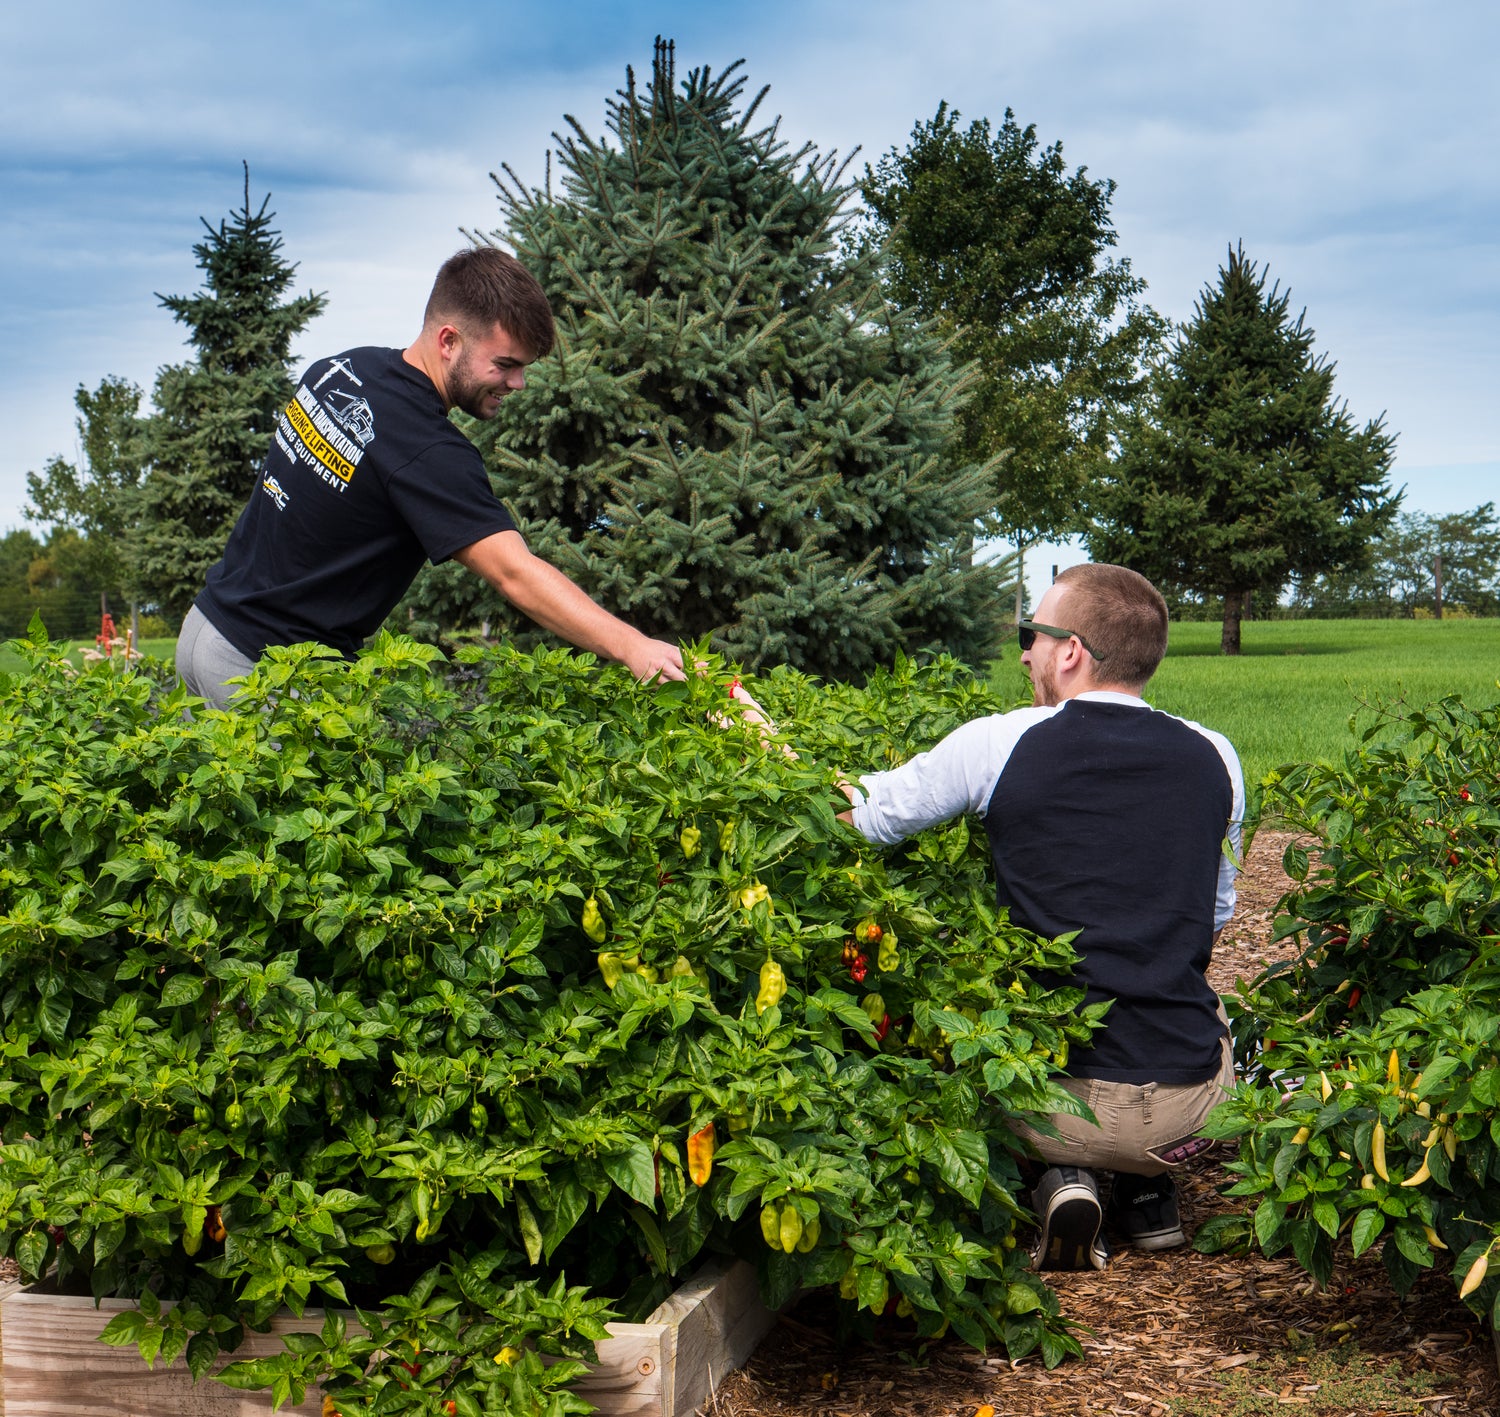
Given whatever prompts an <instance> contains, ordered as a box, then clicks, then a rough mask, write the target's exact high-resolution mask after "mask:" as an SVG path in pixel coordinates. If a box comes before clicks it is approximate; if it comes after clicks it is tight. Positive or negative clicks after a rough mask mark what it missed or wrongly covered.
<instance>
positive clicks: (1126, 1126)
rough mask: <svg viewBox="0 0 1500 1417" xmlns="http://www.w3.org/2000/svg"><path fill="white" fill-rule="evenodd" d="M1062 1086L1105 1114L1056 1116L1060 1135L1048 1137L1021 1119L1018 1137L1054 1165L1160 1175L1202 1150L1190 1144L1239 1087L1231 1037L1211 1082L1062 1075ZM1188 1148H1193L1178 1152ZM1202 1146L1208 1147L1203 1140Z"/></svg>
mask: <svg viewBox="0 0 1500 1417" xmlns="http://www.w3.org/2000/svg"><path fill="white" fill-rule="evenodd" d="M1060 1081H1061V1082H1062V1085H1063V1086H1064V1087H1065V1088H1066V1089H1067V1090H1068V1091H1069V1092H1071V1093H1072V1094H1073V1096H1074V1097H1076V1098H1078V1100H1079V1101H1080V1102H1082V1103H1083V1104H1084V1106H1086V1107H1087V1108H1088V1109H1089V1111H1091V1112H1092V1113H1093V1114H1094V1116H1095V1117H1097V1118H1098V1119H1099V1124H1098V1126H1095V1125H1094V1124H1093V1123H1092V1122H1086V1121H1084V1119H1083V1118H1082V1117H1071V1116H1068V1115H1067V1114H1065V1113H1054V1114H1053V1115H1052V1116H1051V1117H1050V1118H1049V1120H1050V1121H1051V1123H1052V1125H1053V1126H1054V1127H1056V1128H1057V1130H1058V1132H1059V1133H1060V1135H1059V1136H1056V1137H1045V1136H1043V1135H1042V1134H1041V1133H1040V1132H1037V1131H1033V1130H1032V1128H1030V1127H1028V1126H1025V1125H1023V1124H1021V1123H1017V1124H1016V1125H1015V1127H1014V1130H1015V1133H1016V1135H1017V1136H1019V1137H1022V1138H1024V1139H1025V1140H1026V1141H1028V1142H1030V1143H1031V1145H1032V1146H1033V1147H1035V1148H1036V1151H1037V1154H1038V1155H1040V1156H1041V1157H1042V1159H1043V1160H1044V1161H1048V1162H1050V1163H1051V1164H1052V1165H1054V1166H1084V1167H1090V1168H1098V1169H1099V1170H1103V1171H1128V1172H1130V1173H1131V1174H1132V1175H1136V1176H1159V1175H1160V1174H1161V1173H1162V1172H1163V1171H1166V1170H1168V1169H1170V1168H1171V1167H1172V1166H1175V1165H1180V1164H1181V1163H1182V1162H1183V1161H1185V1160H1186V1159H1187V1156H1188V1155H1192V1154H1194V1151H1195V1148H1193V1147H1192V1146H1191V1145H1187V1146H1185V1144H1187V1143H1189V1142H1190V1139H1191V1138H1192V1137H1193V1135H1194V1133H1196V1132H1197V1130H1198V1128H1199V1127H1201V1126H1202V1125H1203V1122H1204V1119H1205V1118H1206V1117H1207V1116H1208V1114H1209V1113H1210V1112H1212V1111H1213V1109H1214V1108H1215V1107H1216V1106H1218V1104H1219V1103H1220V1102H1222V1101H1223V1100H1224V1097H1225V1095H1226V1094H1227V1093H1228V1092H1229V1091H1230V1090H1231V1089H1232V1088H1233V1087H1234V1053H1233V1051H1232V1050H1231V1048H1230V1044H1229V1038H1228V1036H1227V1035H1226V1036H1225V1038H1224V1043H1223V1054H1222V1058H1221V1061H1220V1064H1219V1072H1218V1075H1217V1076H1216V1077H1212V1078H1210V1079H1209V1080H1208V1081H1207V1082H1193V1083H1186V1084H1184V1085H1182V1086H1179V1087H1163V1086H1162V1085H1161V1084H1160V1083H1154V1082H1147V1083H1131V1082H1102V1081H1100V1080H1099V1079H1097V1078H1062V1079H1060ZM1179 1148H1184V1149H1185V1151H1186V1154H1174V1153H1178V1149H1179ZM1196 1150H1198V1151H1201V1150H1206V1147H1203V1146H1202V1145H1201V1143H1200V1145H1199V1146H1198V1147H1197V1148H1196Z"/></svg>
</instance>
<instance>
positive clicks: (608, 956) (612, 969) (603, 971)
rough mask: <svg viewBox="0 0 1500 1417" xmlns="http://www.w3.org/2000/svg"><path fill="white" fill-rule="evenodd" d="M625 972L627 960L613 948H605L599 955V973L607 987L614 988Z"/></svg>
mask: <svg viewBox="0 0 1500 1417" xmlns="http://www.w3.org/2000/svg"><path fill="white" fill-rule="evenodd" d="M624 973H625V962H624V961H623V960H622V959H621V958H620V956H619V955H617V954H616V953H615V952H614V951H613V950H605V951H604V953H603V954H601V955H600V956H599V974H600V976H601V977H602V978H603V980H604V987H605V988H606V989H613V988H614V987H615V985H616V984H618V983H619V982H620V976H621V975H622V974H624Z"/></svg>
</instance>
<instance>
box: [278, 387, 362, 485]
mask: <svg viewBox="0 0 1500 1417" xmlns="http://www.w3.org/2000/svg"><path fill="white" fill-rule="evenodd" d="M329 363H330V368H329V369H328V371H327V373H325V374H324V375H323V377H322V378H321V379H319V380H318V382H317V383H316V384H314V385H313V386H312V388H309V387H308V386H307V385H306V384H303V385H301V386H300V387H299V388H298V389H297V392H296V393H295V394H294V395H293V396H292V401H291V403H289V404H288V405H287V406H286V408H285V410H284V411H283V412H282V415H281V418H280V420H279V421H278V424H277V428H276V443H277V446H278V447H280V449H281V451H282V452H283V453H285V454H286V456H287V457H288V458H290V459H291V460H292V461H293V462H300V463H304V464H306V465H307V466H308V467H309V468H311V469H312V471H313V472H315V473H316V474H317V475H318V476H319V477H320V478H321V479H322V480H323V481H324V482H326V483H327V484H328V485H329V486H330V487H332V488H333V489H334V490H335V491H338V492H342V491H343V490H344V489H345V488H346V487H347V486H348V485H349V482H350V480H351V479H352V478H353V476H354V471H355V469H356V468H357V467H358V466H359V464H360V460H361V459H362V458H363V457H364V454H365V447H366V445H367V444H368V443H370V442H371V440H372V439H373V438H374V437H375V415H374V413H373V411H372V410H371V408H370V404H369V401H368V400H367V399H364V398H361V397H360V396H359V395H358V394H351V393H349V392H347V391H346V390H343V389H331V390H329V392H328V393H327V394H326V395H324V398H323V399H320V398H319V397H318V395H317V394H316V393H315V392H314V390H316V389H319V388H321V387H322V386H323V385H324V384H325V383H327V381H328V380H329V378H330V377H331V376H332V375H333V374H334V372H335V371H337V372H338V373H341V374H343V375H344V376H345V377H346V378H347V379H349V380H351V381H352V382H353V383H354V384H355V385H357V386H361V387H362V386H363V381H362V380H360V379H359V378H357V377H356V376H355V374H354V371H353V369H352V368H351V367H350V364H349V361H348V360H347V359H334V360H330V361H329ZM325 400H326V402H325Z"/></svg>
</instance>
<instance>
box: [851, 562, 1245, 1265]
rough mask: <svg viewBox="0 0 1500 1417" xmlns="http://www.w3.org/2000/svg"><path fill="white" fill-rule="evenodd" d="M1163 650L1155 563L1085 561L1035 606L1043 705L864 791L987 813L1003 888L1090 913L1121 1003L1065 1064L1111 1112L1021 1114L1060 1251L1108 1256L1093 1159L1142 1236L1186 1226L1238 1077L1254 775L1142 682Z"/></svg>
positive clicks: (883, 817)
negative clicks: (1239, 919) (1213, 968)
mask: <svg viewBox="0 0 1500 1417" xmlns="http://www.w3.org/2000/svg"><path fill="white" fill-rule="evenodd" d="M1166 647H1167V609H1166V604H1165V602H1164V601H1163V600H1162V598H1161V596H1160V594H1159V593H1158V592H1157V590H1156V588H1155V587H1154V586H1153V585H1152V584H1151V583H1150V582H1149V581H1148V580H1146V579H1145V577H1143V576H1140V575H1138V574H1137V573H1136V572H1134V571H1131V570H1128V569H1126V568H1125V567H1123V566H1107V565H1085V566H1075V567H1072V568H1070V569H1069V570H1067V571H1064V572H1063V573H1062V575H1060V576H1059V577H1058V578H1057V581H1056V582H1055V583H1054V584H1053V585H1052V587H1051V588H1050V589H1049V590H1048V591H1047V593H1046V595H1044V596H1043V597H1042V600H1041V603H1040V604H1039V605H1038V606H1037V609H1036V612H1035V619H1034V620H1029V621H1022V623H1021V648H1022V654H1021V663H1022V664H1023V665H1024V666H1025V668H1026V669H1027V671H1028V673H1029V674H1030V676H1031V682H1032V688H1033V692H1034V695H1035V699H1036V703H1035V706H1034V707H1032V708H1025V709H1017V710H1015V711H1014V712H1012V713H1006V714H997V715H993V716H991V717H988V718H983V719H977V720H975V721H974V722H972V723H967V724H965V725H964V726H963V727H961V728H959V729H957V730H955V731H954V732H953V733H951V734H949V735H948V737H946V738H945V739H943V741H942V742H941V743H939V744H938V745H937V746H936V747H934V748H933V749H931V750H930V751H929V752H926V753H922V754H919V755H918V756H917V757H915V758H913V759H912V760H911V761H910V762H908V763H906V764H904V765H903V766H902V767H899V768H896V769H894V770H892V771H890V772H877V773H871V774H869V775H868V776H865V777H864V778H862V779H861V782H860V789H862V791H861V790H859V789H855V788H848V789H846V790H848V791H849V794H850V798H851V800H852V801H853V802H854V804H855V805H854V808H853V811H852V813H851V814H850V820H852V822H853V823H854V825H855V827H856V828H857V829H858V830H859V831H860V832H861V833H863V835H864V836H866V837H867V838H868V839H869V840H871V841H873V842H879V843H884V844H893V843H895V842H898V841H901V840H903V839H904V838H906V837H909V836H911V835H913V834H914V833H916V832H919V831H921V830H923V829H924V828H926V827H929V826H932V825H934V824H935V823H938V822H942V821H946V820H948V819H949V818H952V817H955V816H959V815H961V814H963V813H967V812H972V813H975V814H976V815H978V816H979V817H980V818H981V819H982V820H983V822H984V828H985V832H986V834H987V835H988V837H989V841H990V849H991V854H992V857H993V859H994V865H995V877H996V883H997V887H998V895H999V903H1000V904H1001V905H1002V906H1004V907H1007V908H1008V909H1009V911H1010V918H1011V919H1012V920H1013V921H1014V922H1015V923H1016V924H1018V925H1022V926H1024V927H1026V928H1027V929H1030V930H1034V931H1035V932H1036V933H1038V934H1040V935H1044V936H1046V937H1047V938H1049V939H1050V938H1055V937H1056V936H1058V935H1062V934H1065V933H1067V932H1069V931H1073V930H1077V931H1079V932H1080V933H1079V935H1078V937H1077V939H1076V941H1075V944H1074V948H1075V949H1076V950H1077V951H1078V953H1079V956H1080V960H1079V964H1078V967H1077V972H1076V974H1075V975H1074V977H1073V979H1072V980H1071V981H1068V982H1072V983H1074V984H1082V985H1083V987H1084V988H1085V990H1086V992H1087V1002H1088V1003H1095V1002H1097V1001H1099V1000H1103V999H1110V1000H1113V1001H1114V1002H1113V1004H1112V1006H1111V1008H1110V1010H1109V1013H1108V1015H1107V1016H1106V1018H1105V1027H1104V1029H1103V1030H1102V1032H1097V1033H1095V1035H1094V1038H1093V1043H1092V1046H1091V1047H1089V1048H1087V1049H1078V1050H1076V1051H1075V1052H1074V1054H1073V1057H1072V1060H1071V1062H1070V1065H1069V1067H1068V1069H1067V1077H1066V1078H1065V1079H1063V1082H1064V1086H1066V1087H1067V1088H1068V1090H1069V1091H1071V1092H1073V1093H1074V1094H1075V1095H1076V1096H1077V1097H1078V1098H1079V1099H1080V1100H1081V1101H1083V1102H1084V1103H1085V1104H1086V1105H1087V1106H1088V1108H1089V1110H1090V1111H1091V1112H1092V1113H1093V1114H1094V1116H1095V1117H1096V1118H1097V1125H1095V1124H1094V1123H1091V1122H1088V1121H1086V1120H1084V1119H1081V1118H1077V1117H1072V1116H1067V1115H1063V1114H1058V1115H1055V1116H1053V1117H1052V1118H1051V1119H1050V1120H1051V1121H1052V1123H1053V1124H1054V1125H1055V1126H1056V1128H1057V1129H1058V1132H1059V1133H1060V1136H1058V1137H1049V1136H1043V1135H1042V1134H1040V1133H1038V1132H1036V1131H1033V1130H1031V1129H1030V1128H1022V1129H1020V1130H1021V1131H1022V1133H1023V1135H1024V1136H1025V1137H1026V1139H1027V1140H1028V1141H1029V1142H1030V1143H1031V1144H1032V1145H1033V1146H1034V1147H1035V1149H1036V1151H1037V1152H1038V1153H1039V1154H1040V1156H1041V1157H1042V1158H1043V1159H1044V1160H1045V1161H1046V1162H1048V1163H1049V1168H1048V1170H1047V1171H1046V1172H1045V1173H1044V1174H1043V1175H1042V1178H1041V1180H1040V1181H1039V1183H1038V1185H1037V1187H1036V1190H1035V1192H1034V1194H1033V1204H1034V1207H1035V1209H1036V1212H1037V1216H1038V1219H1039V1221H1040V1225H1041V1234H1040V1240H1039V1244H1038V1250H1037V1263H1038V1266H1039V1267H1041V1268H1055V1269H1058V1268H1082V1267H1085V1266H1090V1265H1091V1266H1093V1267H1094V1268H1099V1269H1102V1268H1103V1267H1104V1265H1105V1263H1106V1257H1107V1249H1106V1248H1105V1246H1104V1244H1103V1242H1102V1239H1101V1238H1100V1234H1099V1232H1100V1229H1101V1225H1102V1221H1103V1212H1102V1209H1101V1206H1100V1203H1099V1196H1098V1186H1097V1182H1096V1180H1095V1177H1094V1174H1093V1168H1100V1169H1105V1170H1109V1171H1112V1172H1114V1173H1115V1180H1114V1188H1113V1197H1112V1200H1111V1207H1110V1219H1111V1221H1112V1224H1113V1227H1114V1228H1115V1230H1116V1231H1117V1233H1119V1234H1120V1236H1121V1237H1122V1238H1123V1239H1124V1240H1126V1241H1127V1242H1128V1243H1131V1244H1133V1245H1136V1246H1138V1247H1140V1248H1143V1249H1165V1248H1169V1247H1171V1246H1175V1245H1181V1244H1183V1243H1185V1236H1184V1233H1183V1230H1182V1225H1181V1220H1180V1218H1179V1215H1178V1211H1177V1203H1176V1194H1175V1187H1174V1185H1173V1182H1172V1180H1171V1176H1170V1171H1169V1168H1170V1167H1171V1166H1172V1165H1175V1164H1179V1163H1180V1162H1181V1161H1182V1160H1185V1159H1186V1157H1188V1156H1190V1155H1193V1154H1194V1153H1195V1152H1196V1151H1199V1150H1202V1149H1204V1148H1205V1147H1206V1145H1207V1143H1205V1142H1203V1141H1202V1140H1201V1139H1198V1138H1196V1137H1195V1135H1194V1134H1195V1133H1196V1132H1197V1130H1198V1129H1199V1128H1200V1127H1201V1125H1202V1123H1203V1120H1204V1118H1205V1117H1207V1115H1208V1113H1209V1112H1210V1111H1211V1110H1212V1108H1213V1107H1214V1106H1215V1104H1216V1103H1218V1102H1219V1101H1221V1100H1222V1098H1223V1096H1224V1091H1225V1089H1227V1088H1229V1087H1231V1086H1232V1085H1233V1081H1234V1069H1233V1063H1232V1059H1231V1055H1230V1049H1229V1040H1228V1033H1227V1028H1226V1025H1225V1021H1224V1014H1223V1011H1222V1009H1221V1006H1220V1004H1219V999H1218V996H1217V995H1216V994H1215V992H1214V990H1213V989H1212V988H1211V987H1210V985H1209V984H1208V981H1207V979H1206V978H1205V971H1206V970H1207V968H1208V964H1209V959H1210V956H1211V954H1212V950H1213V945H1214V941H1215V940H1216V939H1217V937H1218V932H1219V931H1220V930H1222V929H1223V927H1224V926H1225V925H1226V924H1227V923H1228V921H1229V918H1230V916H1231V914H1232V913H1233V910H1234V900H1235V891H1234V878H1235V865H1234V860H1235V859H1236V858H1237V856H1238V851H1239V843H1240V824H1241V820H1242V818H1243V816H1244V784H1243V779H1242V776H1241V772H1240V765H1239V759H1238V758H1237V757H1236V755H1235V751H1234V749H1233V748H1232V747H1231V746H1230V744H1229V742H1228V741H1227V740H1226V739H1225V738H1224V737H1223V736H1222V735H1220V734H1218V733H1213V732H1211V731H1209V730H1208V729H1206V728H1202V727H1200V726H1199V725H1198V724H1196V723H1189V722H1187V721H1186V720H1183V719H1179V718H1174V717H1172V716H1171V715H1169V714H1165V713H1161V712H1158V711H1157V710H1155V709H1152V708H1151V707H1150V706H1149V705H1148V704H1147V703H1146V702H1145V701H1144V699H1143V698H1142V697H1141V694H1142V692H1143V690H1144V689H1145V686H1146V683H1147V681H1148V680H1149V679H1150V678H1151V676H1152V674H1153V673H1155V671H1156V667H1157V665H1158V664H1160V662H1161V660H1162V657H1163V655H1164V654H1165V653H1166ZM1226 843H1227V850H1226ZM1057 982H1058V983H1062V982H1064V981H1062V980H1058V981H1057Z"/></svg>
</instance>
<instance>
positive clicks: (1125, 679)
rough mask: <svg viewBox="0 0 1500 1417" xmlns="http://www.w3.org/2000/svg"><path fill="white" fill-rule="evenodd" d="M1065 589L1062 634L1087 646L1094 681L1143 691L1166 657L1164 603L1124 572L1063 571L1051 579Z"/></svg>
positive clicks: (1100, 568)
mask: <svg viewBox="0 0 1500 1417" xmlns="http://www.w3.org/2000/svg"><path fill="white" fill-rule="evenodd" d="M1057 584H1058V585H1060V586H1066V587H1067V588H1068V599H1067V607H1066V612H1065V618H1066V619H1067V621H1068V623H1067V624H1066V625H1065V626H1062V627H1061V628H1063V629H1068V630H1072V631H1073V632H1074V633H1075V634H1077V635H1080V636H1082V638H1084V639H1085V640H1087V641H1088V642H1089V644H1090V645H1091V646H1093V651H1094V658H1095V659H1096V660H1097V661H1098V662H1099V663H1100V665H1101V667H1102V668H1101V671H1100V672H1099V673H1098V674H1097V675H1096V677H1098V678H1101V679H1107V680H1109V681H1111V682H1113V683H1116V684H1126V685H1129V686H1130V687H1132V688H1144V687H1145V684H1146V681H1147V680H1148V679H1150V678H1151V676H1152V675H1153V674H1155V673H1156V667H1157V665H1159V664H1160V663H1161V662H1162V658H1163V657H1164V656H1165V655H1166V652H1167V602H1166V601H1165V600H1163V599H1162V597H1161V592H1160V591H1159V590H1157V588H1156V587H1155V586H1154V585H1152V584H1151V582H1150V581H1148V580H1147V579H1146V578H1145V576H1143V575H1141V574H1140V573H1139V572H1138V571H1132V570H1130V569H1129V568H1128V567H1126V566H1111V565H1095V564H1087V565H1082V566H1069V567H1068V569H1067V570H1065V571H1063V572H1061V573H1060V574H1059V575H1058V577H1057Z"/></svg>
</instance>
